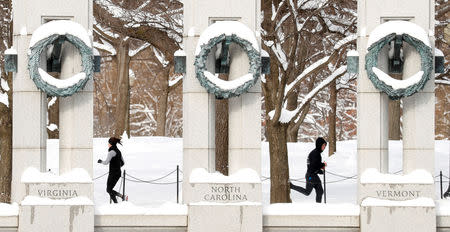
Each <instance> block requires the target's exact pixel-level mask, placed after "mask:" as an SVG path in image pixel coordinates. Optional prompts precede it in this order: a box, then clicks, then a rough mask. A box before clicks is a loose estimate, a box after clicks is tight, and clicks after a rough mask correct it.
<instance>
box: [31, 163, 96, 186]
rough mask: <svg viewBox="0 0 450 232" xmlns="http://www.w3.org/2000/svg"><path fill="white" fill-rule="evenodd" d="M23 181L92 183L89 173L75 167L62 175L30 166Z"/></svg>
mask: <svg viewBox="0 0 450 232" xmlns="http://www.w3.org/2000/svg"><path fill="white" fill-rule="evenodd" d="M22 183H92V178H91V176H90V175H89V173H88V172H87V171H86V170H84V169H82V168H74V169H72V170H71V171H70V172H67V173H64V174H62V175H60V176H58V175H55V174H53V173H50V172H45V173H42V172H39V170H38V169H36V168H33V167H30V168H27V169H26V170H25V171H24V172H23V174H22Z"/></svg>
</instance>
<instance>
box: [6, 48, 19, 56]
mask: <svg viewBox="0 0 450 232" xmlns="http://www.w3.org/2000/svg"><path fill="white" fill-rule="evenodd" d="M5 55H17V50H16V49H14V48H8V49H6V50H5Z"/></svg>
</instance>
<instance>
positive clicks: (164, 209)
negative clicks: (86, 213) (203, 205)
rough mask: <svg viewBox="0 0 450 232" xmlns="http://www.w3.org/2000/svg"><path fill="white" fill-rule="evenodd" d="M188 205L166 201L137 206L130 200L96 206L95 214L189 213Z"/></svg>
mask: <svg viewBox="0 0 450 232" xmlns="http://www.w3.org/2000/svg"><path fill="white" fill-rule="evenodd" d="M187 214H188V208H187V206H186V205H181V204H175V203H171V202H166V203H164V204H163V205H161V206H159V207H156V208H145V207H141V206H136V205H134V204H133V203H131V202H129V201H124V202H119V203H118V204H105V205H101V206H98V207H95V215H187Z"/></svg>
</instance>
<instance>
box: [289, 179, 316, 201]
mask: <svg viewBox="0 0 450 232" xmlns="http://www.w3.org/2000/svg"><path fill="white" fill-rule="evenodd" d="M305 178H306V188H302V187H300V186H297V185H294V184H292V183H291V189H293V190H295V191H298V192H300V193H303V194H304V195H306V196H309V194H311V192H312V190H313V188H314V189H315V190H316V202H317V203H320V202H322V194H323V188H322V181H321V180H320V178H319V176H318V175H317V174H312V175H309V174H306V175H305Z"/></svg>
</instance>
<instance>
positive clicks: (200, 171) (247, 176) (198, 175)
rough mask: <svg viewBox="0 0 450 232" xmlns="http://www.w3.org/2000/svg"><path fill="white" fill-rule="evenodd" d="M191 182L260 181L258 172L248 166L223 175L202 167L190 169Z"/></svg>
mask: <svg viewBox="0 0 450 232" xmlns="http://www.w3.org/2000/svg"><path fill="white" fill-rule="evenodd" d="M189 182H190V183H191V184H198V183H261V179H260V177H259V175H258V173H257V172H256V171H255V170H253V169H250V168H243V169H241V170H239V171H237V172H236V173H235V174H232V175H229V176H224V175H223V174H222V173H219V172H215V173H209V172H208V171H206V169H204V168H196V169H194V170H192V172H191V175H190V177H189Z"/></svg>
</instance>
